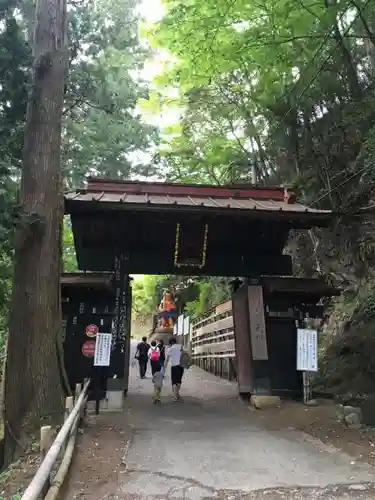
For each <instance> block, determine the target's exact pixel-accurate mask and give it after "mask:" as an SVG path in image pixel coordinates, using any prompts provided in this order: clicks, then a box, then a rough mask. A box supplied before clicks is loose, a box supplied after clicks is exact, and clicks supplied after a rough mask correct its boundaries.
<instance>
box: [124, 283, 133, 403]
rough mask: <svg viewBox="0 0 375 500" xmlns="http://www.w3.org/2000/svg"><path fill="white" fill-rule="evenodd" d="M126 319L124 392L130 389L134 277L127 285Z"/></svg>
mask: <svg viewBox="0 0 375 500" xmlns="http://www.w3.org/2000/svg"><path fill="white" fill-rule="evenodd" d="M125 304H126V321H125V339H124V343H125V346H124V347H125V349H124V351H125V352H124V356H125V360H124V392H125V393H127V392H128V389H129V368H130V338H131V314H132V278H129V277H128V279H127V286H126V296H125Z"/></svg>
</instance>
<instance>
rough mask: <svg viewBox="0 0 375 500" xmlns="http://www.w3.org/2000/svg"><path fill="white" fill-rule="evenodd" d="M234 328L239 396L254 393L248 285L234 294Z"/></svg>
mask: <svg viewBox="0 0 375 500" xmlns="http://www.w3.org/2000/svg"><path fill="white" fill-rule="evenodd" d="M232 310H233V326H234V339H235V349H236V360H237V384H238V392H239V394H243V395H248V394H251V393H252V392H253V388H254V387H253V369H252V368H253V367H252V354H251V343H250V331H249V330H250V328H249V314H248V296H247V283H245V284H244V285H242V286H241V287H240V288H238V289H237V290H236V291H235V292H234V293H233V294H232Z"/></svg>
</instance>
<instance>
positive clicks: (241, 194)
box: [84, 177, 296, 204]
mask: <svg viewBox="0 0 375 500" xmlns="http://www.w3.org/2000/svg"><path fill="white" fill-rule="evenodd" d="M84 192H86V193H91V192H92V193H94V192H95V193H96V192H102V193H126V194H147V195H151V196H152V195H154V196H158V195H163V196H166V195H169V196H172V197H173V196H176V197H189V196H194V197H196V198H237V199H238V198H242V199H244V198H245V199H246V198H247V199H255V200H256V199H263V200H267V199H268V200H275V201H281V202H285V203H288V204H291V203H294V202H295V201H296V196H295V194H294V193H293V192H291V191H289V190H288V188H286V187H285V186H274V187H261V186H254V185H252V184H231V185H223V186H219V185H210V184H182V183H173V182H160V181H158V182H147V181H131V180H114V179H103V178H98V177H90V178H88V183H87V187H86V189H85V190H84Z"/></svg>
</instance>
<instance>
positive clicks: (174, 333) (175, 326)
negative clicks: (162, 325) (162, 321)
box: [173, 321, 178, 335]
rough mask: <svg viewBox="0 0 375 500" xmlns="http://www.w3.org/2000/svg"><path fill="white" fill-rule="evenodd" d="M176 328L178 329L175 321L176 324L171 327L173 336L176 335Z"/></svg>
mask: <svg viewBox="0 0 375 500" xmlns="http://www.w3.org/2000/svg"><path fill="white" fill-rule="evenodd" d="M177 328H178V325H177V321H176V323H175V324H174V325H173V335H177Z"/></svg>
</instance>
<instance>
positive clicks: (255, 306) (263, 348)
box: [248, 285, 268, 361]
mask: <svg viewBox="0 0 375 500" xmlns="http://www.w3.org/2000/svg"><path fill="white" fill-rule="evenodd" d="M248 301H249V321H250V338H251V350H252V355H253V359H254V360H258V361H266V360H267V359H268V350H267V334H266V322H265V319H264V303H263V288H262V287H261V286H260V285H254V286H253V285H251V286H249V287H248Z"/></svg>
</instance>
